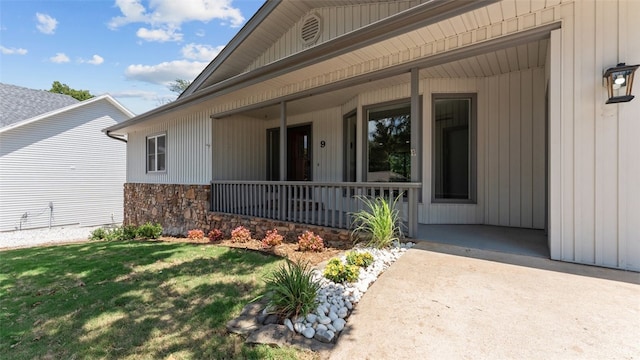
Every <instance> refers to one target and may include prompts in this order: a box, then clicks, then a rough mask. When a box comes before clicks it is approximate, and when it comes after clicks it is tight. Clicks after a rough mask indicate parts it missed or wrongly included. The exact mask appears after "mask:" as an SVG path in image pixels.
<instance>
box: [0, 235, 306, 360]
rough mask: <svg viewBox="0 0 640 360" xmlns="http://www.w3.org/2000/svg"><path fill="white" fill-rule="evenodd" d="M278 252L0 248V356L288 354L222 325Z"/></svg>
mask: <svg viewBox="0 0 640 360" xmlns="http://www.w3.org/2000/svg"><path fill="white" fill-rule="evenodd" d="M281 261H282V260H279V259H278V258H275V257H272V256H267V255H263V254H260V253H256V252H248V251H243V250H232V249H228V248H224V247H219V246H213V245H199V246H196V245H192V244H184V243H162V242H145V241H131V242H102V241H101V242H90V243H83V244H74V245H65V246H51V247H40V248H31V249H19V250H10V251H2V252H0V357H2V358H7V359H36V358H37V359H47V358H48V359H103V358H104V359H165V358H169V359H232V358H238V359H254V358H258V359H264V358H267V359H268V358H274V359H296V358H301V357H302V358H310V357H315V356H314V355H313V354H310V353H308V352H302V351H298V350H295V349H292V348H288V349H277V348H270V347H267V346H257V347H250V346H246V345H244V344H243V339H242V338H241V337H239V336H236V335H230V334H227V332H226V330H225V324H226V322H227V321H228V320H230V319H232V318H233V317H234V316H236V315H237V314H239V313H240V310H242V307H243V306H244V305H245V304H246V303H247V302H249V301H250V300H251V299H253V298H254V297H256V296H257V295H259V294H260V293H261V291H262V290H263V289H264V284H263V281H262V279H263V276H264V275H265V274H266V273H268V272H270V271H272V270H274V269H275V268H277V266H278V265H279V264H280V263H281Z"/></svg>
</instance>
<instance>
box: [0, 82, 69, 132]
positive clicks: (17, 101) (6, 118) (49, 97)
mask: <svg viewBox="0 0 640 360" xmlns="http://www.w3.org/2000/svg"><path fill="white" fill-rule="evenodd" d="M75 103H78V100H76V99H74V98H72V97H71V96H69V95H62V94H55V93H51V92H48V91H46V90H34V89H28V88H25V87H21V86H16V85H9V84H3V83H0V127H5V126H8V125H11V124H14V123H17V122H19V121H22V120H26V119H30V118H32V117H35V116H38V115H41V114H44V113H47V112H49V111H53V110H57V109H61V108H63V107H66V106H69V105H73V104H75Z"/></svg>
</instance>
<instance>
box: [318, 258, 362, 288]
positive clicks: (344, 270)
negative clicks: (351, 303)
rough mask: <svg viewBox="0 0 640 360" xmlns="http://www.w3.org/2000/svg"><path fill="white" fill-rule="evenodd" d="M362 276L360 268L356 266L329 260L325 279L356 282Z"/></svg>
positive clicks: (336, 259) (338, 260)
mask: <svg viewBox="0 0 640 360" xmlns="http://www.w3.org/2000/svg"><path fill="white" fill-rule="evenodd" d="M359 275H360V268H359V267H358V266H356V265H349V264H343V263H342V261H340V259H338V258H333V259H331V260H329V263H327V266H326V267H325V268H324V277H326V278H327V279H329V280H331V281H333V282H335V283H343V282H345V281H346V282H350V283H352V282H356V281H357V280H358V276H359Z"/></svg>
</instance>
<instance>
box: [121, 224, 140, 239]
mask: <svg viewBox="0 0 640 360" xmlns="http://www.w3.org/2000/svg"><path fill="white" fill-rule="evenodd" d="M137 236H138V227H137V226H135V225H125V226H123V227H122V240H133V239H135V238H136V237H137Z"/></svg>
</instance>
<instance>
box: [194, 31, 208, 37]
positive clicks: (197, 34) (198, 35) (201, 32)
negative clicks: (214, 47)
mask: <svg viewBox="0 0 640 360" xmlns="http://www.w3.org/2000/svg"><path fill="white" fill-rule="evenodd" d="M205 35H206V33H205V32H204V30H203V29H200V30H198V31H196V36H197V37H204V36H205Z"/></svg>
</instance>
